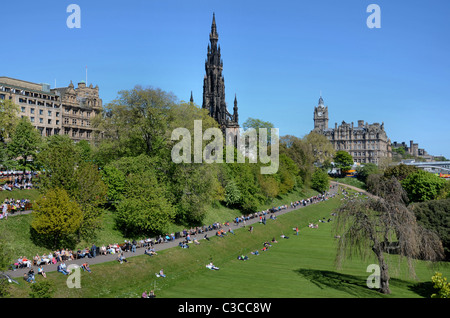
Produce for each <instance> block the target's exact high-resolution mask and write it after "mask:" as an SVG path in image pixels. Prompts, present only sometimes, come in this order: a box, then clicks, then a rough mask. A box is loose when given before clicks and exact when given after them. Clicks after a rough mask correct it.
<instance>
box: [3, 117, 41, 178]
mask: <svg viewBox="0 0 450 318" xmlns="http://www.w3.org/2000/svg"><path fill="white" fill-rule="evenodd" d="M41 142H42V140H41V135H40V133H39V131H38V130H37V129H36V128H34V127H33V125H32V124H31V122H30V120H29V119H28V118H27V117H23V118H21V119H20V121H19V123H18V124H17V126H16V128H15V130H14V132H13V134H12V136H11V141H10V142H8V152H9V154H10V155H11V156H12V157H13V158H18V159H19V162H20V165H21V168H22V169H30V168H31V167H30V166H29V164H27V159H28V158H29V157H32V158H33V160H35V159H36V154H37V152H38V150H39V147H40V145H41Z"/></svg>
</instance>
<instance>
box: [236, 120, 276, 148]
mask: <svg viewBox="0 0 450 318" xmlns="http://www.w3.org/2000/svg"><path fill="white" fill-rule="evenodd" d="M242 127H243V128H244V130H248V129H255V130H256V136H257V138H258V136H259V130H260V129H261V128H265V129H267V144H268V145H270V144H271V142H272V132H271V129H272V128H275V127H274V125H273V124H272V123H271V122H268V121H263V120H261V119H257V118H251V117H249V118H248V119H247V120H246V121H245V122H244V124H243V125H242ZM257 141H258V143H259V139H257Z"/></svg>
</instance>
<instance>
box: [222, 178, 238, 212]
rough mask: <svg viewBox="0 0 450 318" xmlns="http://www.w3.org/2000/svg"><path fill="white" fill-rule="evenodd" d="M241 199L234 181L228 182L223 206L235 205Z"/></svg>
mask: <svg viewBox="0 0 450 318" xmlns="http://www.w3.org/2000/svg"><path fill="white" fill-rule="evenodd" d="M240 199H241V191H239V188H238V186H237V184H236V182H234V180H230V181H229V182H228V184H227V185H226V186H225V204H226V205H227V206H233V205H235V204H237V203H238V202H239V201H240Z"/></svg>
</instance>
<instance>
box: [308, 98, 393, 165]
mask: <svg viewBox="0 0 450 318" xmlns="http://www.w3.org/2000/svg"><path fill="white" fill-rule="evenodd" d="M328 120H329V117H328V107H327V106H325V105H324V102H323V99H322V97H320V98H319V103H318V106H316V107H314V129H313V131H314V132H317V133H320V134H323V135H324V136H326V137H327V138H328V140H329V141H330V142H331V143H332V144H333V147H334V149H335V150H336V151H339V150H345V151H347V152H348V153H349V154H350V155H351V156H352V157H353V161H354V162H355V163H375V164H378V162H379V161H380V159H381V158H391V157H392V151H391V141H390V139H389V138H388V136H387V134H386V131H385V130H384V123H381V125H380V124H379V123H373V124H368V123H367V122H364V120H358V125H354V123H353V122H352V123H346V122H345V121H343V122H342V124H341V125H339V126H338V124H337V123H335V124H334V128H328Z"/></svg>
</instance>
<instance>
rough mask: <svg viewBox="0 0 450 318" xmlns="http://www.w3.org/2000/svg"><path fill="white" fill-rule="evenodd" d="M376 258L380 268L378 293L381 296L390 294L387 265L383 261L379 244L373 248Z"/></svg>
mask: <svg viewBox="0 0 450 318" xmlns="http://www.w3.org/2000/svg"><path fill="white" fill-rule="evenodd" d="M373 251H374V252H375V254H376V256H377V258H378V264H379V266H380V289H379V291H380V292H381V293H383V294H390V293H391V290H390V289H389V273H388V265H387V263H386V262H385V260H384V255H383V250H382V247H381V246H380V244H378V246H377V248H375V247H374V248H373Z"/></svg>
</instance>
